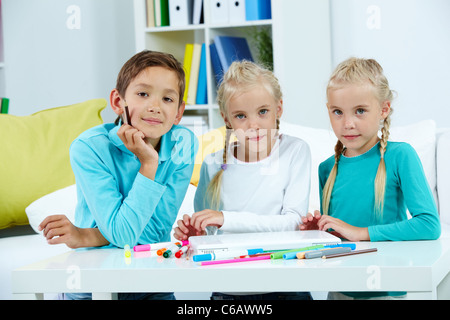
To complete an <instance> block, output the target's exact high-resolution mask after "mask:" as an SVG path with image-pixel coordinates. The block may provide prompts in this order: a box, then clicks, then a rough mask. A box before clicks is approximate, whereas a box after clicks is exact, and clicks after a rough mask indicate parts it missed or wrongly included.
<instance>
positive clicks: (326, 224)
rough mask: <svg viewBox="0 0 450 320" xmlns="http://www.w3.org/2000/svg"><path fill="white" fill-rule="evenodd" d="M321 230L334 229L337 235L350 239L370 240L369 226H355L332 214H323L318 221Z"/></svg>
mask: <svg viewBox="0 0 450 320" xmlns="http://www.w3.org/2000/svg"><path fill="white" fill-rule="evenodd" d="M318 226H319V230H324V231H326V230H328V229H333V230H335V231H334V232H331V233H332V234H335V235H336V236H338V237H340V238H344V239H347V240H350V241H364V240H367V241H370V237H369V231H368V229H367V228H360V227H354V226H352V225H349V224H348V223H345V222H344V221H342V220H340V219H337V218H333V217H330V216H322V218H321V219H320V221H319V222H318Z"/></svg>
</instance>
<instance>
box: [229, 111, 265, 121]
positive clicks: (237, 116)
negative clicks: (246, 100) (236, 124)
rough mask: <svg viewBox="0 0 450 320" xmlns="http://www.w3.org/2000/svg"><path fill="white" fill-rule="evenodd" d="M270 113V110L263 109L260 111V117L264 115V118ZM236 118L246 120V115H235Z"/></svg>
mask: <svg viewBox="0 0 450 320" xmlns="http://www.w3.org/2000/svg"><path fill="white" fill-rule="evenodd" d="M268 112H269V110H268V109H261V110H260V111H259V115H262V116H263V115H266V114H267V113H268ZM234 117H235V118H236V119H240V120H242V119H245V115H244V114H241V113H239V114H237V115H235V116H234Z"/></svg>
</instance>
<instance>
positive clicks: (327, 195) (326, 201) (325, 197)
mask: <svg viewBox="0 0 450 320" xmlns="http://www.w3.org/2000/svg"><path fill="white" fill-rule="evenodd" d="M343 151H344V145H343V144H342V142H341V141H340V140H338V142H337V143H336V146H335V147H334V166H333V168H332V169H331V171H330V174H329V176H328V179H327V182H326V183H325V186H324V187H323V191H322V213H323V214H324V215H328V211H329V208H330V200H331V193H332V191H333V187H334V182H335V181H336V176H337V170H338V163H339V159H340V158H341V155H342V152H343Z"/></svg>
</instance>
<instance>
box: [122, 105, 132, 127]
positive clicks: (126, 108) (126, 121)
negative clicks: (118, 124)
mask: <svg viewBox="0 0 450 320" xmlns="http://www.w3.org/2000/svg"><path fill="white" fill-rule="evenodd" d="M123 108H124V109H125V112H124V115H125V119H124V123H125V124H128V125H130V126H131V125H132V124H131V118H130V113H129V112H128V106H125V107H123Z"/></svg>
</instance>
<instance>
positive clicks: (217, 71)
mask: <svg viewBox="0 0 450 320" xmlns="http://www.w3.org/2000/svg"><path fill="white" fill-rule="evenodd" d="M209 54H210V56H211V65H212V69H213V71H214V79H215V80H216V86H217V87H219V85H220V83H221V82H222V79H223V75H224V73H223V68H222V64H221V63H220V59H219V55H218V54H217V49H216V45H215V44H214V42H213V43H211V44H210V45H209Z"/></svg>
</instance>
